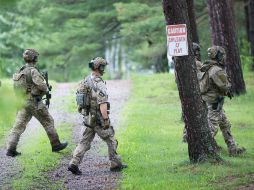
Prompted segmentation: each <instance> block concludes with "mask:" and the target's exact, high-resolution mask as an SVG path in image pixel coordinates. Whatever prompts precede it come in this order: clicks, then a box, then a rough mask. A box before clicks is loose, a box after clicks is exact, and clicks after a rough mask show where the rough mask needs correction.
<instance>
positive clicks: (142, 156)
mask: <svg viewBox="0 0 254 190" xmlns="http://www.w3.org/2000/svg"><path fill="white" fill-rule="evenodd" d="M245 81H246V84H247V90H248V93H247V94H245V95H242V96H240V97H235V98H234V99H232V100H229V99H227V100H226V103H225V106H224V107H225V110H226V114H227V116H228V118H229V120H230V121H231V123H232V126H233V128H232V132H233V135H234V137H235V139H236V140H237V142H238V143H239V144H240V145H241V146H244V147H245V148H246V149H247V153H246V154H245V155H244V156H242V157H237V158H233V157H229V156H228V153H227V149H226V145H225V143H224V141H223V138H222V135H221V133H218V134H217V141H218V143H219V144H220V145H221V146H222V147H223V150H222V151H221V153H220V154H221V157H222V158H223V159H224V160H225V162H224V163H223V164H217V165H215V164H210V163H206V164H200V165H194V164H190V163H189V159H188V152H187V144H184V143H183V142H182V132H183V126H184V123H183V122H181V120H180V118H181V106H180V102H179V97H178V91H177V87H176V85H175V79H174V76H173V75H169V74H158V75H152V76H141V77H140V76H139V77H134V78H133V92H132V94H131V95H130V99H129V102H128V103H127V105H126V107H125V109H124V112H123V114H122V116H123V117H122V120H121V128H122V129H123V130H122V131H121V133H120V134H119V135H118V139H119V152H120V153H121V155H122V157H123V160H124V161H125V162H126V163H127V164H128V165H129V168H128V169H127V170H125V171H124V172H123V180H122V182H121V189H138V190H140V189H146V190H147V189H170V190H174V189H233V188H234V187H237V186H240V185H242V184H248V183H254V182H253V181H254V146H253V136H254V127H253V126H254V117H253V115H254V111H253V107H254V101H253V100H254V75H253V74H249V73H248V74H247V75H246V76H245Z"/></svg>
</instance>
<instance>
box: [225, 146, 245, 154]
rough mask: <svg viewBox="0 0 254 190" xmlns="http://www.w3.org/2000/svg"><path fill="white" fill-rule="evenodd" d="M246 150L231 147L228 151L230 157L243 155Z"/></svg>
mask: <svg viewBox="0 0 254 190" xmlns="http://www.w3.org/2000/svg"><path fill="white" fill-rule="evenodd" d="M245 151H246V149H245V148H244V147H241V148H238V147H231V148H229V149H228V152H229V155H230V156H239V155H242V154H243V153H244V152H245Z"/></svg>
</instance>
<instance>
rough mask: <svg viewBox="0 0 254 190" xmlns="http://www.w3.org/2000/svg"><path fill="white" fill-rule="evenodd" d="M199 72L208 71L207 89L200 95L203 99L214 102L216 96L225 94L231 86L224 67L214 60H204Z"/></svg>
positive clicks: (216, 98)
mask: <svg viewBox="0 0 254 190" xmlns="http://www.w3.org/2000/svg"><path fill="white" fill-rule="evenodd" d="M201 72H208V75H209V82H208V90H207V92H206V93H204V94H203V95H202V98H203V100H204V101H206V102H208V103H215V102H217V100H218V97H220V96H225V95H226V94H227V93H228V91H229V90H230V88H231V84H230V82H229V79H228V75H227V73H226V70H225V68H222V67H221V66H219V64H218V63H217V62H216V61H213V60H208V61H206V62H204V64H203V66H202V68H201Z"/></svg>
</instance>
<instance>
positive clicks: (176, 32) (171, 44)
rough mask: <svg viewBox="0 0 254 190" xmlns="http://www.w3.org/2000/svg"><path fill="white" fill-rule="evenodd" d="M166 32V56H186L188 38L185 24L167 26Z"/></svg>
mask: <svg viewBox="0 0 254 190" xmlns="http://www.w3.org/2000/svg"><path fill="white" fill-rule="evenodd" d="M166 30H167V47H168V50H167V54H168V57H169V56H185V55H188V38H187V26H186V24H178V25H168V26H166Z"/></svg>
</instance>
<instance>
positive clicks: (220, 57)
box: [200, 46, 245, 156]
mask: <svg viewBox="0 0 254 190" xmlns="http://www.w3.org/2000/svg"><path fill="white" fill-rule="evenodd" d="M208 56H209V58H210V60H208V61H205V62H204V64H203V66H202V68H201V71H202V72H207V73H208V75H207V79H208V80H207V84H206V85H201V86H202V87H201V89H200V90H201V92H202V98H203V100H204V101H205V102H206V104H207V108H208V123H209V126H210V129H211V132H212V135H213V137H214V136H215V135H216V134H217V132H218V128H220V129H221V131H222V134H223V137H224V141H225V143H226V144H227V147H228V151H229V154H230V155H231V156H236V155H240V154H242V153H244V152H245V148H238V147H237V144H236V142H235V140H234V138H233V136H232V133H231V130H230V128H231V124H230V122H229V121H228V120H227V117H226V115H225V111H224V110H223V103H224V97H225V96H228V97H230V98H232V96H233V95H232V93H231V84H230V81H229V78H228V75H227V73H226V70H225V65H224V57H225V49H224V48H222V47H220V46H213V47H211V48H209V49H208Z"/></svg>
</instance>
